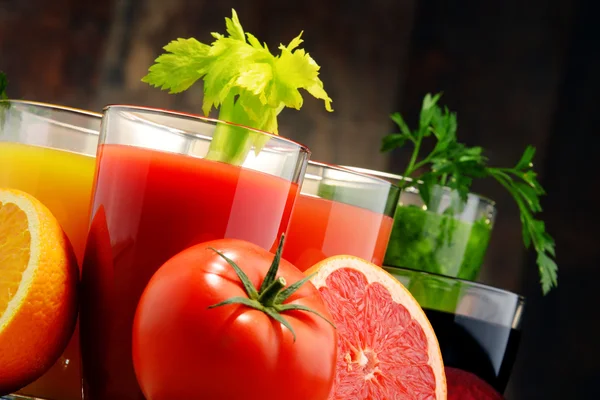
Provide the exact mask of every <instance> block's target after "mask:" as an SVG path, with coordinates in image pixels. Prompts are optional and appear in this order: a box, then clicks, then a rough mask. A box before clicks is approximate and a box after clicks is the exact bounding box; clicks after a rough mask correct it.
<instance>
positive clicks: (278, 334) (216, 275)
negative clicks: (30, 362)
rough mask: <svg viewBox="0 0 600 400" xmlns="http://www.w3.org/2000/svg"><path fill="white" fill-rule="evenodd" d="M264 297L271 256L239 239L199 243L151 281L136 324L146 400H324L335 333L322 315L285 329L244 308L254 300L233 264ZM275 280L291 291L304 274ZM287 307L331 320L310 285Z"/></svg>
mask: <svg viewBox="0 0 600 400" xmlns="http://www.w3.org/2000/svg"><path fill="white" fill-rule="evenodd" d="M209 247H212V248H215V249H217V250H219V251H221V252H222V253H223V254H224V255H226V256H227V257H229V258H230V259H231V260H233V261H234V262H235V263H236V264H237V265H238V266H239V267H240V268H241V269H242V270H243V271H244V272H245V274H246V275H247V276H248V278H249V280H250V282H252V284H253V285H254V287H255V288H256V289H257V290H258V288H260V285H261V284H262V282H263V279H264V278H265V276H266V274H267V271H268V270H269V267H270V265H271V263H272V261H273V254H272V253H269V252H268V251H266V250H263V249H262V248H260V247H258V246H256V245H254V244H251V243H248V242H245V241H241V240H235V239H223V240H215V241H211V242H206V243H202V244H198V245H196V246H193V247H190V248H189V249H187V250H184V251H183V252H181V253H179V254H178V255H176V256H174V257H173V258H171V259H170V260H169V261H167V262H166V263H165V264H164V265H163V266H162V267H161V268H160V269H159V270H158V271H157V272H156V274H155V275H154V276H153V277H152V279H151V280H150V282H149V283H148V286H147V287H146V289H145V291H144V293H143V294H142V297H141V299H140V302H139V304H138V308H137V312H136V315H135V320H134V325H133V362H134V366H135V372H136V376H137V379H138V382H139V384H140V387H141V389H142V392H143V393H144V395H145V396H146V398H147V399H148V400H167V399H169V400H170V399H207V400H208V399H210V400H236V399H244V400H252V399H257V400H258V399H260V400H270V399H273V400H275V399H277V400H280V399H286V400H321V399H323V400H325V399H327V396H328V394H329V391H330V389H331V387H332V384H333V379H334V376H335V366H336V356H337V334H336V331H335V328H334V327H333V326H332V325H330V324H329V323H328V322H327V321H325V320H324V319H323V318H320V317H319V316H317V315H315V314H313V313H310V312H306V311H300V310H292V311H283V312H282V313H281V316H282V317H283V318H284V319H285V320H286V321H287V322H288V323H289V324H290V325H291V327H292V329H293V331H294V333H295V335H296V341H294V337H293V335H292V332H290V330H289V329H288V328H286V327H285V326H284V325H283V324H281V323H280V322H277V321H276V320H275V319H273V318H271V317H269V316H268V315H267V314H265V313H264V312H263V311H259V310H256V309H253V308H250V307H248V306H246V305H241V304H229V305H222V306H218V307H215V308H209V306H212V305H215V304H217V303H220V302H222V301H224V300H227V299H230V298H232V297H237V296H240V297H244V298H248V294H247V293H246V291H245V290H244V285H243V284H242V281H241V280H240V278H239V277H238V275H237V274H236V272H235V270H234V269H233V267H232V266H231V265H229V264H228V263H227V261H226V260H225V259H224V258H223V257H221V256H220V255H219V254H217V253H216V252H215V251H214V250H211V249H209ZM277 277H283V278H284V279H285V281H286V282H287V284H288V285H289V284H293V283H295V282H297V281H299V280H301V279H303V278H305V275H304V274H303V273H302V272H301V271H300V270H298V269H297V268H296V267H294V266H293V265H292V264H290V263H289V262H287V261H285V260H281V263H280V267H279V272H278V274H277ZM284 304H298V305H302V306H306V307H309V308H310V309H312V310H314V311H316V312H318V313H319V314H321V315H322V316H324V317H325V318H327V320H329V321H331V320H332V319H331V315H330V314H329V311H328V310H327V307H326V305H325V303H324V302H323V300H322V299H321V296H320V294H319V292H318V291H317V290H316V289H315V287H314V286H313V285H312V283H310V282H307V283H305V284H304V285H302V286H301V287H300V289H299V290H298V291H296V292H295V293H294V294H292V295H291V297H289V298H288V299H287V300H285V301H284Z"/></svg>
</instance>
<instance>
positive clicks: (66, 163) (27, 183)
mask: <svg viewBox="0 0 600 400" xmlns="http://www.w3.org/2000/svg"><path fill="white" fill-rule="evenodd" d="M100 117H101V115H100V114H95V113H91V112H88V111H81V110H75V109H71V108H67V107H61V106H55V105H49V104H41V103H34V102H28V101H13V100H2V101H0V187H5V188H6V187H8V188H13V189H18V190H22V191H24V192H27V193H29V194H31V195H32V196H34V197H36V198H37V199H38V200H40V201H41V202H42V203H43V204H44V205H46V207H48V209H49V210H50V211H51V212H52V213H53V214H54V216H55V217H56V218H57V219H58V222H59V223H60V224H61V226H62V228H63V230H64V231H65V233H66V234H67V236H68V238H69V239H70V241H71V244H72V245H73V249H74V251H75V255H76V256H77V261H78V262H79V265H81V262H82V260H83V253H84V247H85V240H86V237H87V231H88V224H89V207H90V199H91V191H92V184H93V180H94V168H95V159H94V156H95V154H96V147H97V145H98V131H99V129H100ZM79 358H80V357H79V335H78V333H77V328H76V333H75V334H74V336H73V338H72V339H71V342H70V343H69V345H68V347H67V349H66V351H65V352H64V354H63V355H62V356H61V357H60V358H59V359H58V361H57V362H56V364H55V365H54V366H53V367H52V368H51V369H50V370H49V371H48V372H47V373H46V374H45V375H43V376H42V377H40V378H39V379H38V380H37V381H35V382H34V383H32V384H30V385H29V386H27V387H25V388H23V389H22V390H21V391H19V394H21V395H23V396H32V397H35V398H41V399H52V400H79V399H81V374H80V359H79Z"/></svg>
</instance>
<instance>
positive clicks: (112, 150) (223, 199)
mask: <svg viewBox="0 0 600 400" xmlns="http://www.w3.org/2000/svg"><path fill="white" fill-rule="evenodd" d="M249 138H252V139H254V140H255V141H254V142H252V143H248V146H247V147H245V148H244V149H243V150H244V151H242V152H237V151H236V152H235V154H232V151H231V149H230V148H229V147H228V146H229V145H230V144H231V143H232V142H233V143H234V144H237V143H239V142H240V141H243V140H245V139H249ZM235 150H237V148H236V149H235ZM308 156H309V151H308V149H307V148H305V147H304V146H302V145H299V144H297V143H295V142H292V141H290V140H287V139H284V138H281V137H278V136H273V135H270V134H267V133H263V132H260V131H257V130H253V129H250V128H244V127H241V126H240V125H234V124H230V123H226V122H220V121H216V120H212V119H208V118H204V117H199V116H194V115H189V114H182V113H176V112H169V111H164V110H157V109H151V108H144V107H133V106H109V107H107V108H106V109H105V110H104V114H103V119H102V127H101V132H100V144H99V146H98V153H97V161H96V178H95V184H94V185H95V187H94V192H93V196H92V210H91V214H92V216H91V225H90V232H89V236H88V241H87V247H86V253H85V256H84V262H83V271H82V291H81V293H82V307H81V352H82V363H83V381H84V394H85V398H86V399H90V400H105V399H119V400H140V399H143V394H142V392H141V389H140V387H139V385H138V383H137V379H136V376H135V371H134V365H133V359H132V328H133V319H134V314H135V310H136V307H137V304H138V301H139V299H140V296H141V295H142V292H143V291H144V289H145V287H146V284H147V283H148V281H149V280H150V278H151V277H152V275H153V274H154V273H155V272H156V271H157V270H158V269H159V268H160V267H161V265H162V264H164V263H165V262H166V261H167V260H168V259H170V258H171V257H173V256H174V255H176V254H178V253H179V252H181V251H182V250H185V249H186V248H188V247H190V246H193V245H195V244H198V243H202V242H206V241H209V240H214V239H222V238H234V239H241V240H245V241H248V242H251V243H254V244H256V245H258V246H261V247H262V248H264V249H267V250H273V251H274V250H275V249H276V247H277V244H278V241H279V238H280V236H281V235H282V233H284V232H285V231H286V229H287V226H288V221H289V218H290V214H291V211H292V207H293V205H294V202H295V200H296V197H297V195H298V193H299V185H300V184H301V183H302V178H303V176H304V171H305V169H306V163H307V160H308ZM224 373H226V371H225V372H224ZM199 396H201V394H199Z"/></svg>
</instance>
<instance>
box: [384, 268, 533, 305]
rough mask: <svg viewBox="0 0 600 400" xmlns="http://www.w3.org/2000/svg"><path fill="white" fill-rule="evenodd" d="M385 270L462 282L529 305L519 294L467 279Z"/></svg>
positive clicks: (428, 273)
mask: <svg viewBox="0 0 600 400" xmlns="http://www.w3.org/2000/svg"><path fill="white" fill-rule="evenodd" d="M383 268H384V269H386V270H400V271H407V272H410V273H412V274H419V275H426V276H431V277H435V278H441V279H445V280H449V281H454V282H460V283H462V284H464V285H467V286H471V287H475V288H477V289H479V290H483V291H486V292H494V293H500V294H502V295H505V296H511V297H516V298H517V301H518V305H520V306H524V305H526V303H527V300H526V298H525V296H522V295H520V294H518V293H514V292H511V291H509V290H506V289H500V288H497V287H494V286H490V285H485V284H483V283H479V282H474V281H469V280H466V279H461V278H455V277H452V276H446V275H441V274H436V273H433V272H428V271H420V270H417V269H411V268H403V267H394V266H391V265H383Z"/></svg>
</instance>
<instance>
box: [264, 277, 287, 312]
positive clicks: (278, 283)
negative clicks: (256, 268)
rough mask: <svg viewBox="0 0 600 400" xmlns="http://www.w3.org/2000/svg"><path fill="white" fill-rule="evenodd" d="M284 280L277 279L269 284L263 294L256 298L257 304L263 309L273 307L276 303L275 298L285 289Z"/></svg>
mask: <svg viewBox="0 0 600 400" xmlns="http://www.w3.org/2000/svg"><path fill="white" fill-rule="evenodd" d="M285 285H286V282H285V279H284V278H282V277H279V278H278V279H275V280H274V281H273V283H271V284H270V285H269V286H268V287H267V288H266V289H265V291H264V292H262V293H261V294H260V295H259V296H258V302H259V303H260V304H262V305H263V306H265V307H273V306H274V305H276V303H277V296H278V295H279V293H281V291H282V290H283V288H284V287H285Z"/></svg>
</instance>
